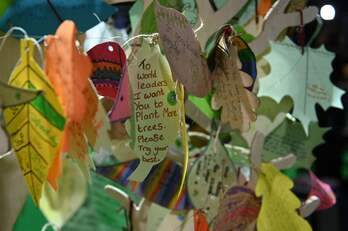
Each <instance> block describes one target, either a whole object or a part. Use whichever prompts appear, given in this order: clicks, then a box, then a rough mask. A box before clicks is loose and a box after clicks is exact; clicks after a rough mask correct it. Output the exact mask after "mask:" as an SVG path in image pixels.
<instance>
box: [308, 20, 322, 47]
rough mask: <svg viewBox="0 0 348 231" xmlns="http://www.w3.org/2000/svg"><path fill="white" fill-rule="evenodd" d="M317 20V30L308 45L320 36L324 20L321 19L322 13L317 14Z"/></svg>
mask: <svg viewBox="0 0 348 231" xmlns="http://www.w3.org/2000/svg"><path fill="white" fill-rule="evenodd" d="M316 20H317V27H316V28H315V31H314V33H313V34H312V37H311V38H310V39H309V41H308V43H307V46H310V45H311V44H312V43H313V42H314V40H315V39H316V38H317V37H318V35H319V33H320V31H321V29H322V28H323V20H322V19H321V17H320V15H317V17H316Z"/></svg>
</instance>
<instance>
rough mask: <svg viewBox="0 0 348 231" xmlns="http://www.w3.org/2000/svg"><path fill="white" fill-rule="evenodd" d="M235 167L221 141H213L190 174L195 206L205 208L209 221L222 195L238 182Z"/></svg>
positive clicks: (189, 182) (214, 213)
mask: <svg viewBox="0 0 348 231" xmlns="http://www.w3.org/2000/svg"><path fill="white" fill-rule="evenodd" d="M235 180H236V176H235V169H234V166H233V164H232V162H231V161H230V159H229V157H228V153H227V151H226V149H225V147H224V146H223V145H222V144H221V142H220V141H216V142H213V141H212V142H211V143H210V144H209V146H208V148H207V150H206V152H205V153H204V154H203V155H202V156H201V157H200V158H199V159H198V160H197V161H196V162H195V164H194V165H193V166H192V168H191V171H190V173H189V175H188V184H187V185H188V186H187V188H188V193H189V196H190V198H191V202H192V204H193V206H194V207H195V208H198V209H204V210H205V212H206V213H207V218H208V222H210V221H212V220H213V219H214V217H215V216H216V214H217V211H218V208H219V201H220V197H222V196H223V195H224V192H225V190H227V189H228V188H230V187H231V186H232V185H233V184H235V183H236V181H235Z"/></svg>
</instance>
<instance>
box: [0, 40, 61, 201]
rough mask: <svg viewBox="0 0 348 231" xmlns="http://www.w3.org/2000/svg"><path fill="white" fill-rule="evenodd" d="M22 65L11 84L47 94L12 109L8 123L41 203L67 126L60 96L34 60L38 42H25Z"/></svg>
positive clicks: (30, 184) (7, 115) (8, 111)
mask: <svg viewBox="0 0 348 231" xmlns="http://www.w3.org/2000/svg"><path fill="white" fill-rule="evenodd" d="M20 49H21V60H22V61H21V63H20V64H19V65H18V66H17V67H16V68H15V69H14V71H13V73H12V75H11V77H10V79H9V84H11V85H13V86H18V87H19V86H20V87H25V88H28V89H38V90H41V91H42V92H43V93H44V94H42V95H40V96H38V97H37V98H36V99H35V100H33V101H32V102H31V103H27V104H24V105H20V106H17V107H10V108H8V109H5V111H4V120H5V124H6V128H7V131H8V133H9V135H10V137H11V143H12V147H13V149H14V152H15V153H16V155H17V158H18V161H19V163H20V167H21V170H22V172H23V175H24V177H25V181H26V183H27V185H28V188H29V191H30V193H31V195H32V197H33V200H34V201H35V203H36V204H38V202H39V200H40V197H41V191H42V187H43V184H44V183H45V182H46V180H47V178H48V172H49V168H50V167H51V165H52V164H53V160H54V158H55V156H56V155H57V154H58V151H59V145H60V142H61V138H62V135H63V130H64V126H65V118H64V116H63V115H62V114H63V111H62V108H61V105H60V103H59V101H58V99H57V96H56V94H55V92H54V90H53V88H52V86H51V84H50V83H49V81H48V80H47V79H46V76H45V74H44V72H43V70H42V69H41V68H40V66H39V65H38V64H37V63H36V61H35V60H34V58H33V54H34V42H33V41H31V40H25V39H24V40H21V48H20Z"/></svg>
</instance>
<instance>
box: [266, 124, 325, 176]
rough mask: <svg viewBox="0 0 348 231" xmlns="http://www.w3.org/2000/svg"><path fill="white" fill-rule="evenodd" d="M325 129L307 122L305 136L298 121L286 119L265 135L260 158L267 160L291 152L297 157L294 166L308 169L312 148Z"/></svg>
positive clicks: (312, 159) (312, 158) (312, 157)
mask: <svg viewBox="0 0 348 231" xmlns="http://www.w3.org/2000/svg"><path fill="white" fill-rule="evenodd" d="M326 131H327V128H321V127H319V126H318V124H317V123H315V122H312V123H310V124H309V136H306V134H305V131H304V129H303V127H302V125H301V123H300V122H292V121H291V120H288V119H286V120H284V121H283V123H282V124H281V125H280V126H279V127H278V128H277V129H276V130H274V131H273V132H272V133H271V134H270V135H268V136H267V137H266V139H265V144H264V147H263V151H262V159H263V160H264V161H266V162H267V161H270V160H272V159H275V158H279V157H282V156H286V155H288V154H290V153H293V154H294V155H295V156H296V157H297V160H296V163H295V164H294V166H293V167H294V168H305V169H310V167H311V165H312V163H313V162H314V160H315V158H314V156H313V155H312V150H313V148H314V147H315V146H317V145H318V144H320V143H321V142H322V141H323V139H322V136H323V134H324V133H325V132H326Z"/></svg>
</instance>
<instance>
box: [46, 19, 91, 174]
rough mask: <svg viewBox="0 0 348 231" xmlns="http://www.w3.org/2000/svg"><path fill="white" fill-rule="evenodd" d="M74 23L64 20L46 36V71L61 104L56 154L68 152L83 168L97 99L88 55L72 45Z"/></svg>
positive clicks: (75, 31) (75, 32)
mask: <svg viewBox="0 0 348 231" xmlns="http://www.w3.org/2000/svg"><path fill="white" fill-rule="evenodd" d="M76 34H77V30H76V26H75V24H74V23H73V22H72V21H64V22H63V23H62V24H61V25H60V26H59V28H58V29H57V32H56V35H55V36H47V37H46V39H45V42H46V44H47V46H46V56H45V62H46V69H45V71H46V74H47V77H48V78H49V79H50V80H51V82H52V85H53V88H54V90H55V92H56V93H57V95H58V98H59V100H60V102H61V103H62V106H63V111H64V115H65V116H66V117H67V124H66V126H65V129H64V136H63V142H62V145H61V148H60V154H61V155H62V154H63V153H69V155H71V156H73V157H74V158H75V159H77V160H79V162H80V166H81V167H82V166H83V165H84V167H82V168H83V169H85V170H86V172H87V169H88V166H89V165H90V160H89V156H88V155H87V151H88V143H87V140H86V136H87V138H88V141H89V142H90V143H91V144H92V145H94V142H95V137H96V135H95V134H96V130H95V128H93V123H92V121H93V118H94V117H95V113H96V111H97V109H98V99H97V96H96V94H95V92H94V89H93V88H92V86H91V83H90V81H89V77H90V75H91V72H92V64H91V61H90V60H89V58H88V57H87V56H86V55H84V54H83V53H81V52H80V51H79V50H78V49H77V47H76V43H75V41H76ZM60 161H61V158H56V160H55V163H54V164H55V166H58V167H57V168H58V170H57V169H55V171H56V172H58V175H59V172H60V170H59V169H61V164H60Z"/></svg>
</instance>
